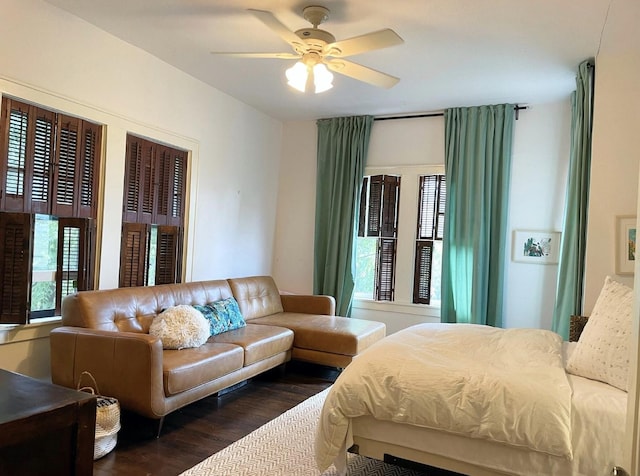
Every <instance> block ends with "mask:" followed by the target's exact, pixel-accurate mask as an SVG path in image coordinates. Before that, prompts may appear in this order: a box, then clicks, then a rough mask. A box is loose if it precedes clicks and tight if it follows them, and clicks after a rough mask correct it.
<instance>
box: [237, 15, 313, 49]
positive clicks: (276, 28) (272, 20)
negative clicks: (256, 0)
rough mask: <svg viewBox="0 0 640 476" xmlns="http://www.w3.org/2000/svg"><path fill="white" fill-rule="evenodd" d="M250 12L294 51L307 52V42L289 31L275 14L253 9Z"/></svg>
mask: <svg viewBox="0 0 640 476" xmlns="http://www.w3.org/2000/svg"><path fill="white" fill-rule="evenodd" d="M248 11H250V12H251V13H253V14H254V15H255V16H256V18H258V20H260V21H261V22H262V23H264V24H265V25H266V26H268V27H269V28H270V29H271V30H272V31H273V32H275V33H276V34H277V35H278V36H279V37H280V38H282V39H283V40H284V41H286V42H287V43H289V44H290V45H291V46H292V47H293V49H294V50H296V51H299V50H306V48H307V44H306V43H305V41H304V40H303V39H301V38H300V37H299V36H298V35H296V34H295V33H294V32H292V31H291V30H289V28H287V27H286V26H284V25H283V24H282V22H281V21H280V20H278V19H277V18H276V17H275V16H274V15H273V13H271V12H267V11H265V10H255V9H253V8H249V10H248Z"/></svg>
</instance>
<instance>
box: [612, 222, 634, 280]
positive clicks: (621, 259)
mask: <svg viewBox="0 0 640 476" xmlns="http://www.w3.org/2000/svg"><path fill="white" fill-rule="evenodd" d="M635 260H636V217H635V216H632V215H624V216H623V215H621V216H617V217H616V274H620V275H632V274H633V267H634V265H635Z"/></svg>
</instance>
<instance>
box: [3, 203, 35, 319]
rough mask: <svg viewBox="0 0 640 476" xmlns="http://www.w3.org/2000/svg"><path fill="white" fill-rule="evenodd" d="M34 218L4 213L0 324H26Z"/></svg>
mask: <svg viewBox="0 0 640 476" xmlns="http://www.w3.org/2000/svg"><path fill="white" fill-rule="evenodd" d="M32 217H33V215H30V214H28V213H0V281H1V285H2V290H1V298H2V299H0V323H3V324H26V322H27V317H28V316H27V310H28V309H29V289H30V288H31V286H30V282H31V273H30V262H29V256H30V249H31V232H32V229H33V218H32Z"/></svg>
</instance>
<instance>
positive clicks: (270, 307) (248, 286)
mask: <svg viewBox="0 0 640 476" xmlns="http://www.w3.org/2000/svg"><path fill="white" fill-rule="evenodd" d="M228 281H229V286H230V287H231V291H232V292H233V296H234V297H235V298H236V301H238V305H239V306H240V311H242V315H243V316H244V318H245V320H247V321H249V320H251V319H255V318H258V317H264V316H269V315H271V314H276V313H279V312H282V311H283V308H282V300H281V299H280V291H279V290H278V287H277V286H276V283H275V281H274V280H273V278H272V277H271V276H251V277H248V278H233V279H229V280H228Z"/></svg>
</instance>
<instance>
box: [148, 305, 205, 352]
mask: <svg viewBox="0 0 640 476" xmlns="http://www.w3.org/2000/svg"><path fill="white" fill-rule="evenodd" d="M149 334H151V335H152V336H155V337H158V338H159V339H160V340H161V341H162V347H163V348H164V349H188V348H190V347H199V346H201V345H202V344H204V343H205V342H206V341H207V339H208V338H209V335H210V334H209V321H207V320H206V319H205V318H204V316H203V315H202V314H201V313H200V312H198V311H197V310H195V309H194V308H193V307H191V306H187V305H180V306H173V307H170V308H169V309H165V310H164V311H162V312H161V313H160V314H158V315H157V316H156V317H155V318H154V319H153V322H152V323H151V326H150V327H149Z"/></svg>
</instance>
